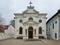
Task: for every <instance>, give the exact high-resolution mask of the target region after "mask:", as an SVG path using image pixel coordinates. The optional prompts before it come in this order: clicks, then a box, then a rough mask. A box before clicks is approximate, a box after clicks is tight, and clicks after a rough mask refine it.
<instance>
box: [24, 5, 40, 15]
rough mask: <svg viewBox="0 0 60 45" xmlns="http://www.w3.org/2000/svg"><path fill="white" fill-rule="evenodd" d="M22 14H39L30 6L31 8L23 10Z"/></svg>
mask: <svg viewBox="0 0 60 45" xmlns="http://www.w3.org/2000/svg"><path fill="white" fill-rule="evenodd" d="M23 13H24V14H25V13H35V14H36V13H37V14H38V13H39V12H38V11H36V10H35V9H34V7H33V6H32V7H28V8H27V10H25V11H24V12H23Z"/></svg>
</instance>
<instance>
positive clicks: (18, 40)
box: [0, 39, 60, 45]
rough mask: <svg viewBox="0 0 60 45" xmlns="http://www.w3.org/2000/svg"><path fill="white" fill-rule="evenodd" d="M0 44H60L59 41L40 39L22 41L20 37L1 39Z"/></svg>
mask: <svg viewBox="0 0 60 45" xmlns="http://www.w3.org/2000/svg"><path fill="white" fill-rule="evenodd" d="M0 45H60V41H56V40H48V39H41V40H39V41H24V40H22V39H7V40H1V41H0Z"/></svg>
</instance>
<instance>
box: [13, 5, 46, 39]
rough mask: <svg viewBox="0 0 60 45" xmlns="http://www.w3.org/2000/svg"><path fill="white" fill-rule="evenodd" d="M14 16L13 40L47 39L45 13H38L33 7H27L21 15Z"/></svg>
mask: <svg viewBox="0 0 60 45" xmlns="http://www.w3.org/2000/svg"><path fill="white" fill-rule="evenodd" d="M14 15H15V19H14V20H15V38H18V37H19V38H23V39H39V38H47V35H46V15H47V14H46V13H39V12H38V11H36V10H35V9H34V6H31V5H30V6H27V9H26V10H25V11H24V12H23V13H14Z"/></svg>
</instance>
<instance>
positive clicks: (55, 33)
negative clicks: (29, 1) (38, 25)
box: [46, 10, 60, 40]
mask: <svg viewBox="0 0 60 45" xmlns="http://www.w3.org/2000/svg"><path fill="white" fill-rule="evenodd" d="M46 24H47V38H50V39H54V40H59V39H60V10H58V12H57V13H56V14H55V15H53V16H52V17H51V18H50V19H49V20H48V21H47V23H46Z"/></svg>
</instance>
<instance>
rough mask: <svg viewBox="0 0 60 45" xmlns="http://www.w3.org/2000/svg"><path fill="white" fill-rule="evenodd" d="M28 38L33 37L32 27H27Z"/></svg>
mask: <svg viewBox="0 0 60 45" xmlns="http://www.w3.org/2000/svg"><path fill="white" fill-rule="evenodd" d="M28 38H33V27H31V26H30V27H29V28H28Z"/></svg>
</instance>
